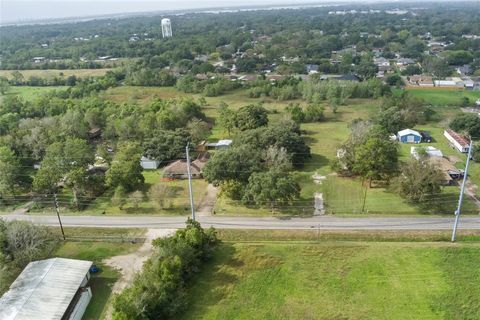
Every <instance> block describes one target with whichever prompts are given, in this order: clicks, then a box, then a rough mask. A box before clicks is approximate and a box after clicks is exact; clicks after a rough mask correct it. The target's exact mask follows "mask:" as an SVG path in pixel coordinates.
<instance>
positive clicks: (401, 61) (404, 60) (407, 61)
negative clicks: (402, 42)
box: [396, 58, 415, 67]
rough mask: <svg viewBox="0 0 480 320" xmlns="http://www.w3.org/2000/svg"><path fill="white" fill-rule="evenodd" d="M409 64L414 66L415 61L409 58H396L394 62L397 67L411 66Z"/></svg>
mask: <svg viewBox="0 0 480 320" xmlns="http://www.w3.org/2000/svg"><path fill="white" fill-rule="evenodd" d="M411 64H415V60H413V59H410V58H398V59H397V61H396V65H397V66H399V67H404V66H408V65H411Z"/></svg>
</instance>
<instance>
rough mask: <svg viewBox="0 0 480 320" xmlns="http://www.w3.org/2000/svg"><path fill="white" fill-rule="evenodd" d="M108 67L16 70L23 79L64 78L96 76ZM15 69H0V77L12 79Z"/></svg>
mask: <svg viewBox="0 0 480 320" xmlns="http://www.w3.org/2000/svg"><path fill="white" fill-rule="evenodd" d="M108 70H110V69H64V70H60V69H58V70H57V69H47V70H40V69H32V70H18V71H19V72H20V73H21V74H22V75H23V77H24V78H25V79H27V80H28V78H29V77H39V78H55V77H59V78H64V77H65V78H66V77H69V76H73V75H74V76H76V77H77V78H86V77H98V76H103V75H104V74H105V73H107V71H108ZM14 71H15V70H0V77H6V78H7V79H12V78H13V76H12V72H14Z"/></svg>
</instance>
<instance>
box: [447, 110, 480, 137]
mask: <svg viewBox="0 0 480 320" xmlns="http://www.w3.org/2000/svg"><path fill="white" fill-rule="evenodd" d="M450 128H452V129H453V130H455V131H458V132H463V133H466V134H468V135H470V136H471V137H474V138H477V137H480V118H479V117H478V115H477V114H473V113H459V114H457V115H456V116H455V118H454V119H453V120H452V121H451V122H450Z"/></svg>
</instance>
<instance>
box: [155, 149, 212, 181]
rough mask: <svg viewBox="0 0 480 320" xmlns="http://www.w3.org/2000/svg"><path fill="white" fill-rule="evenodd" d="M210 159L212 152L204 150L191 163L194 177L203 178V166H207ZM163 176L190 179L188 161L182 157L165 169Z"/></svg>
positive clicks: (191, 172)
mask: <svg viewBox="0 0 480 320" xmlns="http://www.w3.org/2000/svg"><path fill="white" fill-rule="evenodd" d="M209 159H210V154H209V153H208V152H203V153H201V154H200V155H199V156H198V157H197V159H195V160H194V161H193V162H192V163H191V164H190V174H191V175H192V179H200V178H202V172H203V167H205V165H206V164H207V162H208V160H209ZM163 177H164V178H170V179H188V167H187V161H186V160H183V159H182V160H177V161H175V162H172V163H171V164H169V165H168V166H166V167H165V169H164V170H163Z"/></svg>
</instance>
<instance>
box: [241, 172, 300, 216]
mask: <svg viewBox="0 0 480 320" xmlns="http://www.w3.org/2000/svg"><path fill="white" fill-rule="evenodd" d="M299 196H300V185H299V184H298V183H297V182H296V181H295V179H293V178H292V177H291V176H290V175H289V174H288V173H287V172H285V171H282V170H279V169H276V168H272V169H270V170H269V171H267V172H256V173H253V174H252V175H251V176H250V178H249V179H248V184H247V186H246V188H245V194H244V196H243V201H244V202H246V203H253V204H256V205H260V206H269V207H270V208H271V209H272V211H274V210H275V208H276V207H277V206H278V205H282V204H283V205H285V204H288V203H291V202H292V201H293V200H295V199H298V197H299Z"/></svg>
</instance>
